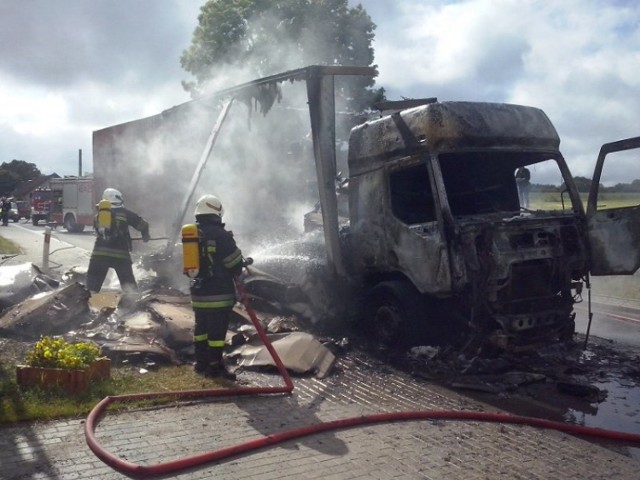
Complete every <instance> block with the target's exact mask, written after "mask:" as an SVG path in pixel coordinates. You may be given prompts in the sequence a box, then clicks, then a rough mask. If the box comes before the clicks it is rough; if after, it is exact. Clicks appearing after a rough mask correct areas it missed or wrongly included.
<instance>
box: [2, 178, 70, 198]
mask: <svg viewBox="0 0 640 480" xmlns="http://www.w3.org/2000/svg"><path fill="white" fill-rule="evenodd" d="M52 178H60V175H58V174H57V173H52V174H51V175H40V176H39V177H37V178H34V179H32V180H29V181H27V182H22V183H20V184H19V185H18V186H17V187H16V188H15V189H14V190H13V191H12V192H11V196H12V197H13V198H15V199H16V200H25V201H30V200H31V192H33V191H34V190H35V189H36V188H49V181H50V180H51V179H52Z"/></svg>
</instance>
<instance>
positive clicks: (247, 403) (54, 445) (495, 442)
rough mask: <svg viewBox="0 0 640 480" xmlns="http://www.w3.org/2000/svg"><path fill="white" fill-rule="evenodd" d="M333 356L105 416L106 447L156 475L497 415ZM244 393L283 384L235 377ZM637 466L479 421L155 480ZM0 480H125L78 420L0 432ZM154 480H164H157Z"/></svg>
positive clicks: (507, 473) (574, 471)
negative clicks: (241, 449)
mask: <svg viewBox="0 0 640 480" xmlns="http://www.w3.org/2000/svg"><path fill="white" fill-rule="evenodd" d="M380 370H381V368H380V367H379V366H369V365H366V364H362V363H359V362H358V361H357V359H355V358H350V357H348V356H347V357H344V358H341V359H340V361H339V363H338V366H337V368H336V370H335V372H334V373H333V374H332V375H330V376H329V377H328V378H326V379H323V380H319V379H316V378H309V377H304V378H301V377H297V378H294V384H295V388H294V392H293V394H292V395H270V396H257V397H246V396H244V397H232V398H226V399H225V398H221V399H217V400H211V401H205V402H187V403H181V404H175V405H172V406H169V407H160V408H153V409H144V410H134V411H130V412H126V413H118V414H109V413H107V415H105V416H104V418H103V419H102V420H101V422H100V423H99V425H98V427H97V428H96V437H97V439H98V441H99V442H100V443H101V445H102V446H103V447H105V448H106V449H107V450H108V451H110V452H111V453H113V454H116V455H118V456H119V457H121V458H122V459H124V460H127V461H129V462H132V463H134V464H140V465H154V464H158V463H165V462H168V461H172V460H178V459H181V458H184V457H187V456H193V455H196V454H198V453H203V452H207V451H211V450H216V449H219V448H222V447H225V446H230V445H235V444H238V443H243V442H246V441H248V440H252V439H255V438H259V437H261V436H263V435H269V434H272V433H275V432H279V431H285V430H290V429H294V428H299V427H302V426H306V425H310V424H315V423H318V422H326V421H332V420H337V419H343V418H349V417H355V416H361V415H367V414H372V413H382V412H398V411H414V410H451V409H453V410H473V411H495V410H494V409H492V408H490V407H488V406H486V405H484V404H481V403H478V402H476V401H474V400H470V399H468V398H465V397H463V396H460V395H458V394H456V393H455V392H451V391H449V390H446V389H444V388H442V387H439V386H437V385H433V384H430V383H428V382H426V381H422V380H417V379H413V378H410V377H407V376H405V375H404V374H402V373H400V372H397V371H395V370H393V369H391V368H389V367H384V369H383V371H380ZM240 379H241V380H242V381H243V383H246V384H250V385H252V386H253V385H267V384H272V385H275V384H279V379H278V378H277V377H275V376H271V375H266V374H257V373H250V372H243V373H242V374H241V375H240ZM639 470H640V462H638V461H636V460H634V459H632V458H629V457H627V456H624V455H622V454H619V453H616V452H614V451H613V450H610V449H608V448H604V447H602V446H598V445H596V444H594V443H591V442H588V441H586V440H583V439H580V438H576V437H573V436H570V435H568V434H565V433H561V432H557V431H552V430H543V429H538V428H533V427H528V426H520V425H510V424H499V423H487V422H477V421H442V420H427V421H403V422H396V423H388V424H376V425H368V426H365V427H355V428H350V429H344V430H339V431H332V432H325V433H321V434H318V435H314V436H309V437H304V438H301V439H297V440H291V441H287V442H285V443H282V444H279V445H276V446H272V447H268V448H264V449H261V450H258V451H255V452H252V453H246V454H241V455H237V456H234V457H231V458H229V459H227V460H223V461H219V462H216V463H211V464H206V465H203V466H198V467H195V468H193V469H191V470H189V471H186V472H180V473H178V474H173V475H167V476H165V477H163V478H178V479H208V478H216V479H247V480H263V479H265V480H266V479H298V478H305V479H307V478H308V479H312V478H318V479H320V478H322V479H392V478H416V479H465V480H474V479H551V478H554V479H610V478H616V479H636V478H639V473H638V471H639ZM0 478H2V479H65V480H66V479H122V478H127V477H126V476H124V475H122V474H120V473H118V472H116V471H114V470H113V469H112V468H111V467H109V466H107V465H106V464H104V463H103V462H102V461H100V460H99V459H98V458H97V457H96V456H95V455H94V454H93V452H91V450H90V449H89V447H88V446H87V444H86V441H85V436H84V419H72V420H62V421H55V422H46V423H35V424H22V425H10V426H3V427H0ZM161 478H162V477H161Z"/></svg>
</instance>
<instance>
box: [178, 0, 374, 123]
mask: <svg viewBox="0 0 640 480" xmlns="http://www.w3.org/2000/svg"><path fill="white" fill-rule="evenodd" d="M200 10H201V13H200V15H199V16H198V26H197V27H196V29H195V31H194V33H193V38H192V43H191V46H190V47H189V48H188V49H186V50H185V51H184V52H183V54H182V56H181V58H180V63H181V65H182V67H183V68H184V69H185V70H186V71H187V72H189V73H191V74H192V75H194V76H195V81H184V82H183V86H184V88H185V89H186V90H187V91H190V92H191V94H192V96H193V97H197V96H199V95H201V94H203V93H207V92H206V86H207V83H208V82H209V81H210V80H211V79H212V77H213V76H214V75H215V73H216V70H217V69H218V68H223V67H243V68H249V69H250V73H251V74H252V75H253V78H259V77H264V76H268V75H272V74H275V73H278V72H281V71H286V70H291V69H295V68H300V67H304V66H307V65H313V64H319V65H361V66H373V59H374V52H373V48H372V46H371V42H372V41H373V38H374V33H373V32H374V30H375V28H376V26H375V24H374V23H373V22H372V21H371V18H370V17H369V15H368V14H367V12H366V11H365V10H364V8H362V6H361V5H358V6H357V7H354V8H349V6H348V1H347V0H280V1H278V2H265V1H264V0H208V1H207V3H205V4H204V6H202V8H201V9H200ZM373 85H374V79H373V78H369V77H352V78H349V79H348V80H346V81H344V82H341V84H340V85H338V84H336V94H337V96H338V97H342V98H343V99H344V100H345V101H346V106H347V107H349V108H351V109H352V110H353V111H361V110H363V109H365V108H366V107H370V106H371V105H372V104H373V103H374V102H375V101H378V100H381V99H382V98H383V97H384V90H383V89H382V88H380V89H373V88H372V87H373Z"/></svg>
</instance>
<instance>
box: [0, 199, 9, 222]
mask: <svg viewBox="0 0 640 480" xmlns="http://www.w3.org/2000/svg"><path fill="white" fill-rule="evenodd" d="M1 202H2V204H1V205H0V212H1V215H2V226H3V227H7V226H8V225H9V213H10V212H11V201H9V199H8V198H7V197H2V199H1Z"/></svg>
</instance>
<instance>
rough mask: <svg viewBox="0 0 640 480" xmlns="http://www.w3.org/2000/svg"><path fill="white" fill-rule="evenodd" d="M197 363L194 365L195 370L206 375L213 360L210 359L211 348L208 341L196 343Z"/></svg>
mask: <svg viewBox="0 0 640 480" xmlns="http://www.w3.org/2000/svg"><path fill="white" fill-rule="evenodd" d="M194 347H195V354H196V361H195V362H194V364H193V370H194V371H195V372H196V373H198V374H201V375H205V374H206V372H207V369H208V368H209V364H210V363H211V360H210V358H209V347H208V346H207V341H206V340H205V341H196V342H195V343H194Z"/></svg>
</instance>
